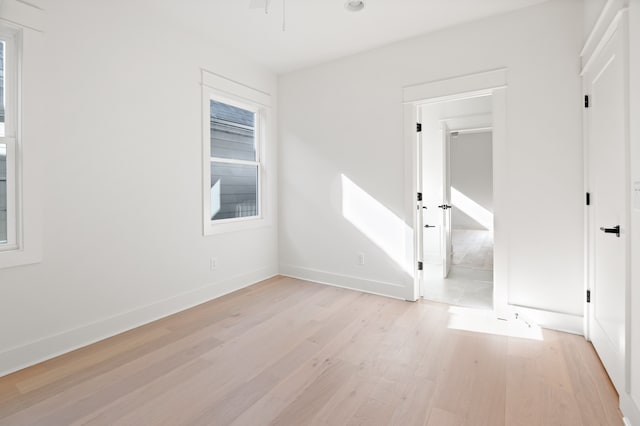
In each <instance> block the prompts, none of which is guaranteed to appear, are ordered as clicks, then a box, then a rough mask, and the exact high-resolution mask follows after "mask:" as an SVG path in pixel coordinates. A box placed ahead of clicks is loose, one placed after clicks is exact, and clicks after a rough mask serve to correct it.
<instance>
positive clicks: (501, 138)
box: [403, 68, 513, 318]
mask: <svg viewBox="0 0 640 426" xmlns="http://www.w3.org/2000/svg"><path fill="white" fill-rule="evenodd" d="M486 95H491V96H492V116H493V126H492V127H493V197H494V284H493V285H494V287H493V308H494V311H495V313H496V315H497V316H498V317H500V318H509V317H511V315H512V314H513V310H512V309H511V308H510V307H509V303H508V286H507V282H508V276H509V250H508V243H509V235H508V222H507V220H506V217H507V214H506V212H507V208H508V206H507V204H508V197H509V193H508V182H509V179H508V150H507V108H506V105H507V69H506V68H501V69H496V70H489V71H485V72H479V73H475V74H469V75H464V76H459V77H454V78H447V79H443V80H437V81H432V82H428V83H423V84H417V85H412V86H407V87H404V88H403V108H404V129H405V132H404V134H405V138H404V139H405V144H404V145H405V185H404V188H405V212H406V217H407V222H408V221H409V220H410V221H411V226H412V228H413V238H412V239H408V241H407V259H410V261H412V262H413V265H414V268H415V269H414V276H413V286H411V288H410V290H411V291H410V294H409V295H408V297H407V299H408V300H418V298H419V297H420V281H421V278H422V273H421V272H422V271H419V270H418V261H421V260H422V259H419V258H418V255H419V251H418V245H419V244H421V242H422V237H421V233H422V229H421V227H419V219H418V215H421V214H422V212H421V211H420V212H418V209H416V201H415V200H416V194H417V193H418V192H421V190H422V188H421V182H418V176H419V174H418V169H419V167H421V158H419V157H418V152H419V150H418V141H419V139H420V138H419V136H417V135H418V133H417V132H416V122H419V121H418V120H419V118H420V116H419V110H420V106H422V105H425V104H429V103H435V102H444V101H453V100H459V99H467V98H472V97H475V96H486Z"/></svg>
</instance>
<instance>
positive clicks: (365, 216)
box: [341, 174, 413, 277]
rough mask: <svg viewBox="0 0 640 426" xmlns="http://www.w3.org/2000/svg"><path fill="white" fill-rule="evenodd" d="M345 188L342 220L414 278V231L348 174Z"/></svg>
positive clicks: (343, 177)
mask: <svg viewBox="0 0 640 426" xmlns="http://www.w3.org/2000/svg"><path fill="white" fill-rule="evenodd" d="M341 184H342V216H343V217H344V218H345V219H347V220H348V221H349V222H350V223H351V224H352V225H353V226H355V227H356V228H357V229H358V230H359V231H360V232H362V233H363V234H364V235H365V236H366V237H367V238H368V239H369V240H371V242H373V243H374V244H375V245H376V246H378V247H379V248H380V249H381V250H382V251H384V252H385V253H386V254H387V256H389V257H390V258H391V259H392V260H393V261H394V262H395V263H396V264H398V266H400V268H401V269H402V270H403V271H404V272H405V273H407V274H408V275H409V276H410V277H413V264H412V261H411V260H409V259H411V258H412V257H413V253H411V256H407V241H411V242H412V241H413V230H412V229H411V228H410V227H409V226H408V225H407V224H406V223H405V222H404V221H403V220H402V219H400V218H399V217H398V216H396V215H395V214H394V213H393V212H392V211H391V210H389V209H388V208H386V207H385V206H384V205H383V204H382V203H380V202H379V201H378V200H376V199H375V198H373V197H372V196H371V195H369V194H368V193H367V192H366V191H364V190H363V189H362V188H360V187H359V186H358V185H356V184H355V183H353V181H351V179H349V178H348V177H346V176H345V175H344V174H342V175H341Z"/></svg>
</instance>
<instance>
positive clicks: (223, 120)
mask: <svg viewBox="0 0 640 426" xmlns="http://www.w3.org/2000/svg"><path fill="white" fill-rule="evenodd" d="M210 116H211V156H212V157H218V158H231V159H234V160H248V161H256V143H255V123H256V114H255V113H254V112H251V111H247V110H244V109H242V108H237V107H234V106H231V105H227V104H223V103H221V102H216V101H213V100H212V101H211V109H210Z"/></svg>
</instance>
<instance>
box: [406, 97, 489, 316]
mask: <svg viewBox="0 0 640 426" xmlns="http://www.w3.org/2000/svg"><path fill="white" fill-rule="evenodd" d="M418 113H419V116H420V121H421V123H422V137H421V138H420V142H419V143H420V145H421V146H420V147H419V151H420V155H421V161H420V163H421V164H420V168H421V170H420V173H419V175H420V176H421V181H422V182H420V184H421V186H422V188H423V205H422V219H423V225H422V245H423V250H422V251H423V258H424V260H423V268H424V269H423V274H422V279H421V283H420V286H421V295H422V297H424V298H425V299H429V300H434V301H439V302H445V303H449V304H452V305H459V306H465V307H473V308H479V309H488V310H490V309H493V241H494V239H493V228H494V226H493V131H492V130H493V129H492V122H493V119H492V96H491V94H485V95H483V96H477V95H476V96H471V97H467V98H464V97H463V98H460V99H455V100H447V101H442V102H434V103H429V104H426V105H422V106H420V108H419V111H418Z"/></svg>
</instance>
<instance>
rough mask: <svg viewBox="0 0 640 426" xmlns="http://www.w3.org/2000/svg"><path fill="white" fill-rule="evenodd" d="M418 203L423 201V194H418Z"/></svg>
mask: <svg viewBox="0 0 640 426" xmlns="http://www.w3.org/2000/svg"><path fill="white" fill-rule="evenodd" d="M418 201H422V192H418Z"/></svg>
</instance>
